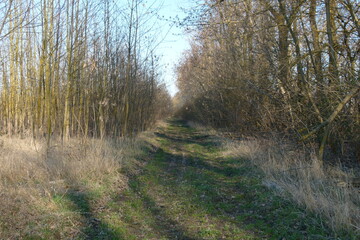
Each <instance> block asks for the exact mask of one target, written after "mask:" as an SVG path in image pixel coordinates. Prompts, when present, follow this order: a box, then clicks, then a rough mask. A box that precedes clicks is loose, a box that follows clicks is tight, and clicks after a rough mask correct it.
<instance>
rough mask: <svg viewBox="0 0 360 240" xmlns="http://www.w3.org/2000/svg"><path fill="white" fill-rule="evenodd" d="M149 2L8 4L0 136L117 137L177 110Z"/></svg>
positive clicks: (2, 6)
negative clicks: (162, 70) (157, 50)
mask: <svg viewBox="0 0 360 240" xmlns="http://www.w3.org/2000/svg"><path fill="white" fill-rule="evenodd" d="M153 17H154V13H153V11H152V9H151V7H147V6H146V5H145V3H144V1H141V0H131V1H127V3H126V2H125V4H124V5H122V6H120V5H119V3H118V2H116V1H110V0H104V1H100V0H99V1H97V0H95V1H93V0H91V1H90V0H2V1H1V2H0V42H1V43H0V77H1V81H0V134H8V135H9V136H11V135H21V136H23V135H26V136H33V137H43V136H47V138H48V140H50V136H51V135H55V134H56V135H58V136H61V137H62V138H64V139H67V138H69V137H76V136H93V137H101V138H103V137H105V136H110V137H117V136H127V135H132V134H135V133H136V132H138V131H142V130H144V129H147V128H148V127H149V126H151V125H152V124H153V123H154V122H155V121H156V119H158V118H159V117H161V116H162V115H164V114H165V113H166V111H168V109H169V107H170V106H169V96H168V93H167V91H166V88H165V87H164V85H163V84H160V82H159V74H158V57H157V56H155V54H154V44H153V43H154V42H155V41H156V39H154V36H153V35H152V29H151V26H150V24H147V23H148V22H149V21H150V19H151V18H153Z"/></svg>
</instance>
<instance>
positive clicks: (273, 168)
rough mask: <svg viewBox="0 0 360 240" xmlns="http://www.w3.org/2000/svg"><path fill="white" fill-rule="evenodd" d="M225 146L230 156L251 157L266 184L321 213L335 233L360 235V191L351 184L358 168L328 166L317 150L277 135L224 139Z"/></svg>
mask: <svg viewBox="0 0 360 240" xmlns="http://www.w3.org/2000/svg"><path fill="white" fill-rule="evenodd" d="M223 146H224V154H225V155H227V156H233V157H241V158H248V159H251V160H252V162H253V163H254V164H255V165H256V166H258V167H259V168H261V169H262V171H263V172H264V175H265V179H264V184H265V185H266V186H268V187H269V188H272V189H274V190H275V191H277V192H278V193H279V194H282V195H284V196H286V197H288V196H290V197H291V198H292V200H293V201H295V202H296V203H297V204H299V205H302V206H305V207H306V208H307V209H308V210H309V211H312V212H314V213H316V214H317V215H319V216H321V217H322V218H323V219H325V220H326V222H327V223H328V225H329V226H330V227H331V228H332V229H333V230H334V232H337V231H343V230H345V231H349V232H352V233H354V234H355V235H358V234H360V194H359V189H355V188H353V187H351V179H354V178H355V177H356V174H355V173H356V172H355V171H344V170H343V169H342V168H341V166H340V165H339V166H324V165H323V164H322V163H320V162H319V161H318V160H317V158H316V156H315V154H314V153H311V152H310V153H309V152H307V151H305V150H304V149H301V147H299V146H296V145H295V144H290V143H288V142H286V141H285V142H284V141H280V140H276V138H272V139H271V140H266V139H255V138H253V139H251V140H250V139H243V140H240V141H232V140H224V144H223Z"/></svg>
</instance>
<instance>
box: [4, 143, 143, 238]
mask: <svg viewBox="0 0 360 240" xmlns="http://www.w3.org/2000/svg"><path fill="white" fill-rule="evenodd" d="M139 141H140V140H130V139H126V140H125V139H120V140H116V141H115V140H95V139H88V140H84V139H71V140H70V141H68V142H66V143H64V144H62V143H61V142H60V141H59V142H56V141H55V142H54V144H52V145H51V147H49V148H47V147H46V142H42V141H35V142H34V141H33V140H32V139H18V138H0V142H1V143H2V145H1V148H0V164H1V166H2V167H1V168H0V201H1V203H2V204H1V205H0V236H1V238H2V239H17V238H24V237H38V238H58V239H59V238H61V239H62V238H64V237H65V236H66V237H69V236H73V237H75V236H77V235H78V234H80V233H81V232H82V230H81V229H82V228H83V227H84V226H83V222H82V220H81V219H82V216H81V213H80V211H71V210H69V209H67V208H65V207H64V206H63V205H64V204H63V203H62V202H64V201H65V199H66V198H67V196H68V194H69V193H71V192H77V193H80V194H85V192H86V191H90V190H91V189H103V188H104V189H105V190H103V191H107V190H106V188H109V191H120V189H121V188H124V187H125V186H126V178H125V177H124V176H123V175H122V174H121V173H120V172H121V171H120V170H121V168H122V167H124V166H126V165H127V164H131V163H130V162H131V161H133V157H134V156H136V155H137V154H139V152H140V147H141V143H140V142H139ZM59 199H60V200H59ZM59 202H60V203H59ZM71 204H72V203H71ZM75 204H76V203H75Z"/></svg>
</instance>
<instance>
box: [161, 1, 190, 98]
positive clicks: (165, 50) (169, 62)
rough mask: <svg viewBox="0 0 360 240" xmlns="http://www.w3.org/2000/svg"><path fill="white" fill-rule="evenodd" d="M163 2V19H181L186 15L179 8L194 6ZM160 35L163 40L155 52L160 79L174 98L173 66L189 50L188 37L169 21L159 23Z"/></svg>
mask: <svg viewBox="0 0 360 240" xmlns="http://www.w3.org/2000/svg"><path fill="white" fill-rule="evenodd" d="M161 1H162V2H163V5H162V7H161V10H160V12H159V16H160V17H164V19H174V18H175V17H176V16H178V18H179V19H183V18H184V17H185V16H186V13H184V11H183V10H182V9H181V8H184V9H190V8H191V7H192V6H194V5H195V3H194V2H195V1H194V0H160V1H159V2H161ZM160 24H161V25H162V26H161V31H162V33H161V34H162V35H163V36H165V37H164V40H163V41H162V42H161V44H160V45H159V47H158V49H157V50H156V52H157V54H158V55H159V56H160V66H161V72H162V78H163V80H164V82H165V83H166V86H167V88H168V90H169V93H170V94H171V95H172V96H174V95H175V93H176V92H177V88H176V74H175V65H176V64H177V63H178V62H179V60H180V59H181V56H182V53H183V52H184V51H185V50H186V49H188V48H189V43H188V40H189V35H187V34H185V33H184V29H182V28H179V27H177V26H175V25H173V24H171V22H170V21H166V20H161V21H160Z"/></svg>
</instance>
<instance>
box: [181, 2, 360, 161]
mask: <svg viewBox="0 0 360 240" xmlns="http://www.w3.org/2000/svg"><path fill="white" fill-rule="evenodd" d="M359 14H360V5H359V2H358V1H357V0H321V1H318V0H225V1H215V0H206V1H201V3H199V6H198V8H196V9H194V10H193V11H192V12H190V13H189V18H188V19H187V22H185V24H189V25H191V26H195V27H193V30H194V34H193V39H192V41H191V49H190V50H189V51H188V52H187V53H186V54H185V55H184V57H183V59H182V60H181V62H180V63H179V65H178V68H177V72H178V87H179V89H180V93H179V94H178V96H177V99H176V100H177V101H178V102H179V103H180V106H182V107H181V108H180V109H179V112H180V113H181V114H182V115H183V116H186V117H187V118H191V119H195V120H197V121H201V122H204V123H206V124H209V125H211V126H214V127H219V128H228V129H231V130H235V131H241V132H254V131H255V132H263V131H280V132H287V133H290V134H291V135H293V136H297V137H298V139H301V140H304V141H305V140H308V139H311V140H313V141H316V142H318V144H319V158H320V159H322V158H323V154H324V149H325V147H326V146H330V147H331V149H333V151H334V152H338V153H339V152H341V150H342V149H343V148H342V146H343V145H344V143H347V144H348V145H349V146H350V147H351V148H352V149H355V150H358V149H360V94H359V90H360V25H359ZM359 157H360V155H359Z"/></svg>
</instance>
